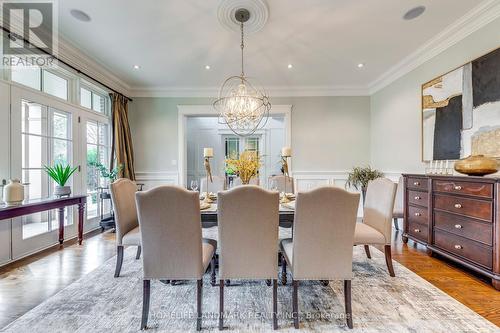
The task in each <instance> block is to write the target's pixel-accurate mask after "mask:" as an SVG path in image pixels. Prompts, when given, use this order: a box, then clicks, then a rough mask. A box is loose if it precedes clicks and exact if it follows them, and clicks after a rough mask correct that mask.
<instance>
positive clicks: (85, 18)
mask: <svg viewBox="0 0 500 333" xmlns="http://www.w3.org/2000/svg"><path fill="white" fill-rule="evenodd" d="M69 13H70V14H71V16H73V17H74V18H76V19H77V20H78V21H82V22H90V16H89V15H88V14H87V13H85V12H84V11H82V10H80V9H72V10H70V11H69Z"/></svg>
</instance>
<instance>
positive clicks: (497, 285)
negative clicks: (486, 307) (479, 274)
mask: <svg viewBox="0 0 500 333" xmlns="http://www.w3.org/2000/svg"><path fill="white" fill-rule="evenodd" d="M491 284H492V285H493V288H495V289H496V290H500V280H497V279H495V278H493V279H491Z"/></svg>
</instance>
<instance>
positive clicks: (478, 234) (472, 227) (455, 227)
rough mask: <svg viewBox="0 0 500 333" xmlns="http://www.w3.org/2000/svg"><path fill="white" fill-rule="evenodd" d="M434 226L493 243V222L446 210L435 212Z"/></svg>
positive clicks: (486, 243)
mask: <svg viewBox="0 0 500 333" xmlns="http://www.w3.org/2000/svg"><path fill="white" fill-rule="evenodd" d="M434 228H436V229H440V230H444V231H447V232H449V233H452V234H455V235H457V236H462V237H464V238H468V239H471V240H474V241H477V242H481V243H483V244H485V245H488V246H492V245H493V224H491V223H487V222H479V221H477V220H473V219H469V218H467V217H461V216H457V215H454V214H449V213H446V212H439V211H436V212H434Z"/></svg>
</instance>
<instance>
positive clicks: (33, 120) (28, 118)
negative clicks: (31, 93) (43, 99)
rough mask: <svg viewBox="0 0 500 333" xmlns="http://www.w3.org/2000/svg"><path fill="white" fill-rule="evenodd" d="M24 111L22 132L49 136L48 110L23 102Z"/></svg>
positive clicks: (38, 105)
mask: <svg viewBox="0 0 500 333" xmlns="http://www.w3.org/2000/svg"><path fill="white" fill-rule="evenodd" d="M22 110H23V112H22V116H21V119H22V125H21V130H22V132H25V133H30V134H38V135H47V108H45V107H42V106H41V105H40V104H36V103H31V102H27V101H22Z"/></svg>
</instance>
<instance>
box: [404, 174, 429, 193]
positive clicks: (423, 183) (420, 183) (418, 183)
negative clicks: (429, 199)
mask: <svg viewBox="0 0 500 333" xmlns="http://www.w3.org/2000/svg"><path fill="white" fill-rule="evenodd" d="M406 187H407V188H412V189H417V190H423V191H427V178H414V177H408V179H407V181H406Z"/></svg>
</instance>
